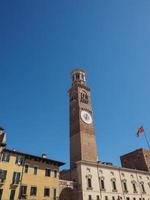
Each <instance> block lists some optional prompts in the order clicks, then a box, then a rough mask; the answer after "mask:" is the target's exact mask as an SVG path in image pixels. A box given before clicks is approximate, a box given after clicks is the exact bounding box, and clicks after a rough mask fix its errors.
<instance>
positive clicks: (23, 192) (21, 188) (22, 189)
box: [19, 185, 27, 198]
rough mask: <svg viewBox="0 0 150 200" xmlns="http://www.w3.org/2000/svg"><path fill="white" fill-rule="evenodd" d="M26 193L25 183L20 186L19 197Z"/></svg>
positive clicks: (24, 195)
mask: <svg viewBox="0 0 150 200" xmlns="http://www.w3.org/2000/svg"><path fill="white" fill-rule="evenodd" d="M26 194H27V186H26V185H22V186H21V187H20V195H19V196H20V198H25V197H26Z"/></svg>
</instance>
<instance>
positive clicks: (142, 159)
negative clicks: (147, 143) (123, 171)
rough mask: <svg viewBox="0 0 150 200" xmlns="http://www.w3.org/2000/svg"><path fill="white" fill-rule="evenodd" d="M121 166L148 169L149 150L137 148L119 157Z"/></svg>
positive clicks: (149, 160) (149, 165) (149, 163)
mask: <svg viewBox="0 0 150 200" xmlns="http://www.w3.org/2000/svg"><path fill="white" fill-rule="evenodd" d="M120 160H121V164H122V166H123V167H126V168H131V169H137V170H143V171H150V150H145V149H137V150H135V151H133V152H130V153H128V154H125V155H123V156H121V157H120Z"/></svg>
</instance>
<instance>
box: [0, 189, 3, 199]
mask: <svg viewBox="0 0 150 200" xmlns="http://www.w3.org/2000/svg"><path fill="white" fill-rule="evenodd" d="M2 195H3V189H0V200H2Z"/></svg>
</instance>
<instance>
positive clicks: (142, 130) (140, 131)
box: [136, 126, 144, 137]
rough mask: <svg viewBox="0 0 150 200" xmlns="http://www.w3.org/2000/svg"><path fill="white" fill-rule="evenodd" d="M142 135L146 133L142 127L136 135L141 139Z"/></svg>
mask: <svg viewBox="0 0 150 200" xmlns="http://www.w3.org/2000/svg"><path fill="white" fill-rule="evenodd" d="M142 133H144V128H143V126H141V127H140V128H138V130H137V133H136V135H137V137H139V136H140V134H142Z"/></svg>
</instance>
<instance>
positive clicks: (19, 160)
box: [16, 156, 23, 165]
mask: <svg viewBox="0 0 150 200" xmlns="http://www.w3.org/2000/svg"><path fill="white" fill-rule="evenodd" d="M22 162H23V159H22V157H21V156H17V157H16V164H17V165H22Z"/></svg>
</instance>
